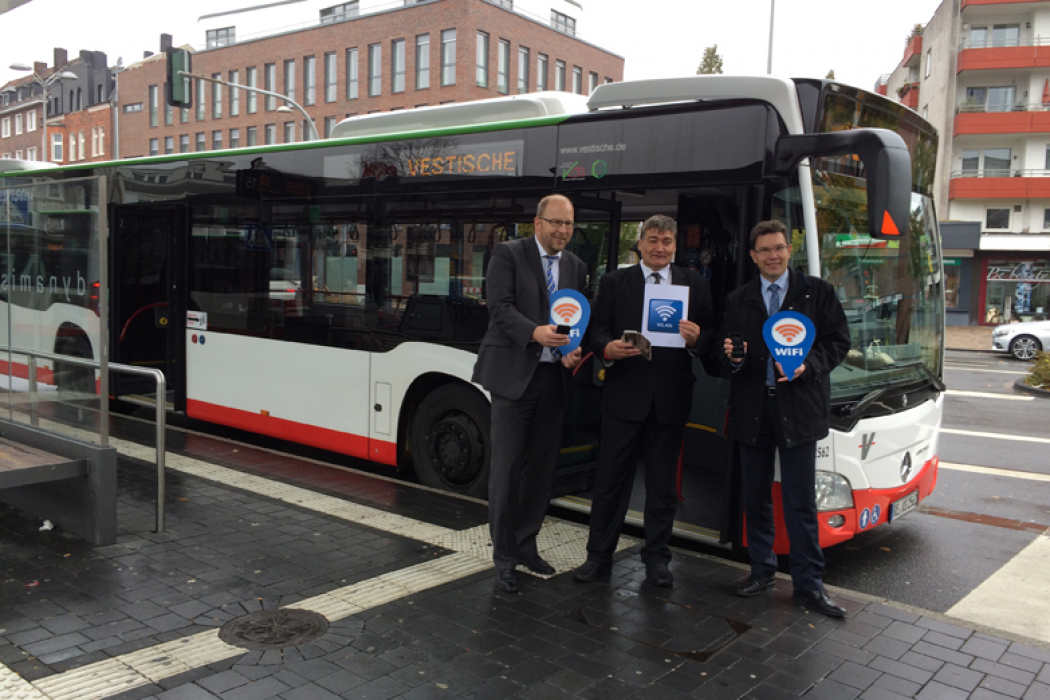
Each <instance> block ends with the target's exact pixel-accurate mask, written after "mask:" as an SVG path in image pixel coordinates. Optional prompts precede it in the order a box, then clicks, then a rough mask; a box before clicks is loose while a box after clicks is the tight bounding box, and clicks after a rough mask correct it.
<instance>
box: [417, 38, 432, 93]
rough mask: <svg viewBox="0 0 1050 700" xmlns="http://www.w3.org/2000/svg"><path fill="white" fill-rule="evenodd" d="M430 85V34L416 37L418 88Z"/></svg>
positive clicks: (424, 88)
mask: <svg viewBox="0 0 1050 700" xmlns="http://www.w3.org/2000/svg"><path fill="white" fill-rule="evenodd" d="M429 87H430V35H429V34H420V35H419V36H417V37H416V90H426V89H427V88H429Z"/></svg>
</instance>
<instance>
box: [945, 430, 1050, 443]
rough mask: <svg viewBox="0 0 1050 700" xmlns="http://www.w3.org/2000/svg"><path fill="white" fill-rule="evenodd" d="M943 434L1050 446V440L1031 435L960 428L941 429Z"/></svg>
mask: <svg viewBox="0 0 1050 700" xmlns="http://www.w3.org/2000/svg"><path fill="white" fill-rule="evenodd" d="M941 432H942V433H945V434H947V435H965V436H966V437H983V438H991V439H992V440H1014V441H1016V442H1037V443H1039V444H1041V445H1050V438H1041V437H1031V436H1029V435H1008V434H1006V433H983V432H980V431H977V430H959V429H958V428H941Z"/></svg>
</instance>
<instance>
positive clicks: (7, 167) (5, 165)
mask: <svg viewBox="0 0 1050 700" xmlns="http://www.w3.org/2000/svg"><path fill="white" fill-rule="evenodd" d="M53 167H55V166H54V164H52V163H45V162H43V161H37V160H22V159H21V158H0V173H14V172H18V171H20V170H41V169H43V168H53Z"/></svg>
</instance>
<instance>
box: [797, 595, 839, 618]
mask: <svg viewBox="0 0 1050 700" xmlns="http://www.w3.org/2000/svg"><path fill="white" fill-rule="evenodd" d="M793 598H794V601H795V602H796V603H797V604H799V605H804V606H806V607H808V608H813V609H814V610H816V611H817V612H821V613H824V614H825V615H827V616H828V617H846V608H843V607H840V606H838V605H835V601H833V600H832V599H831V598H829V597H828V594H827V593H825V592H824V591H823V590H822V589H817V590H813V591H795V595H794V596H793Z"/></svg>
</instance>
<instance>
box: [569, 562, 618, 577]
mask: <svg viewBox="0 0 1050 700" xmlns="http://www.w3.org/2000/svg"><path fill="white" fill-rule="evenodd" d="M610 571H612V567H611V566H610V565H608V564H602V563H601V562H597V561H594V560H593V559H588V560H587V561H585V562H583V566H581V567H580V568H578V569H576V573H575V574H573V575H572V580H573V581H576V582H577V583H591V582H593V581H597V580H598V579H600V578H602V577H603V576H608V575H609V572H610Z"/></svg>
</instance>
